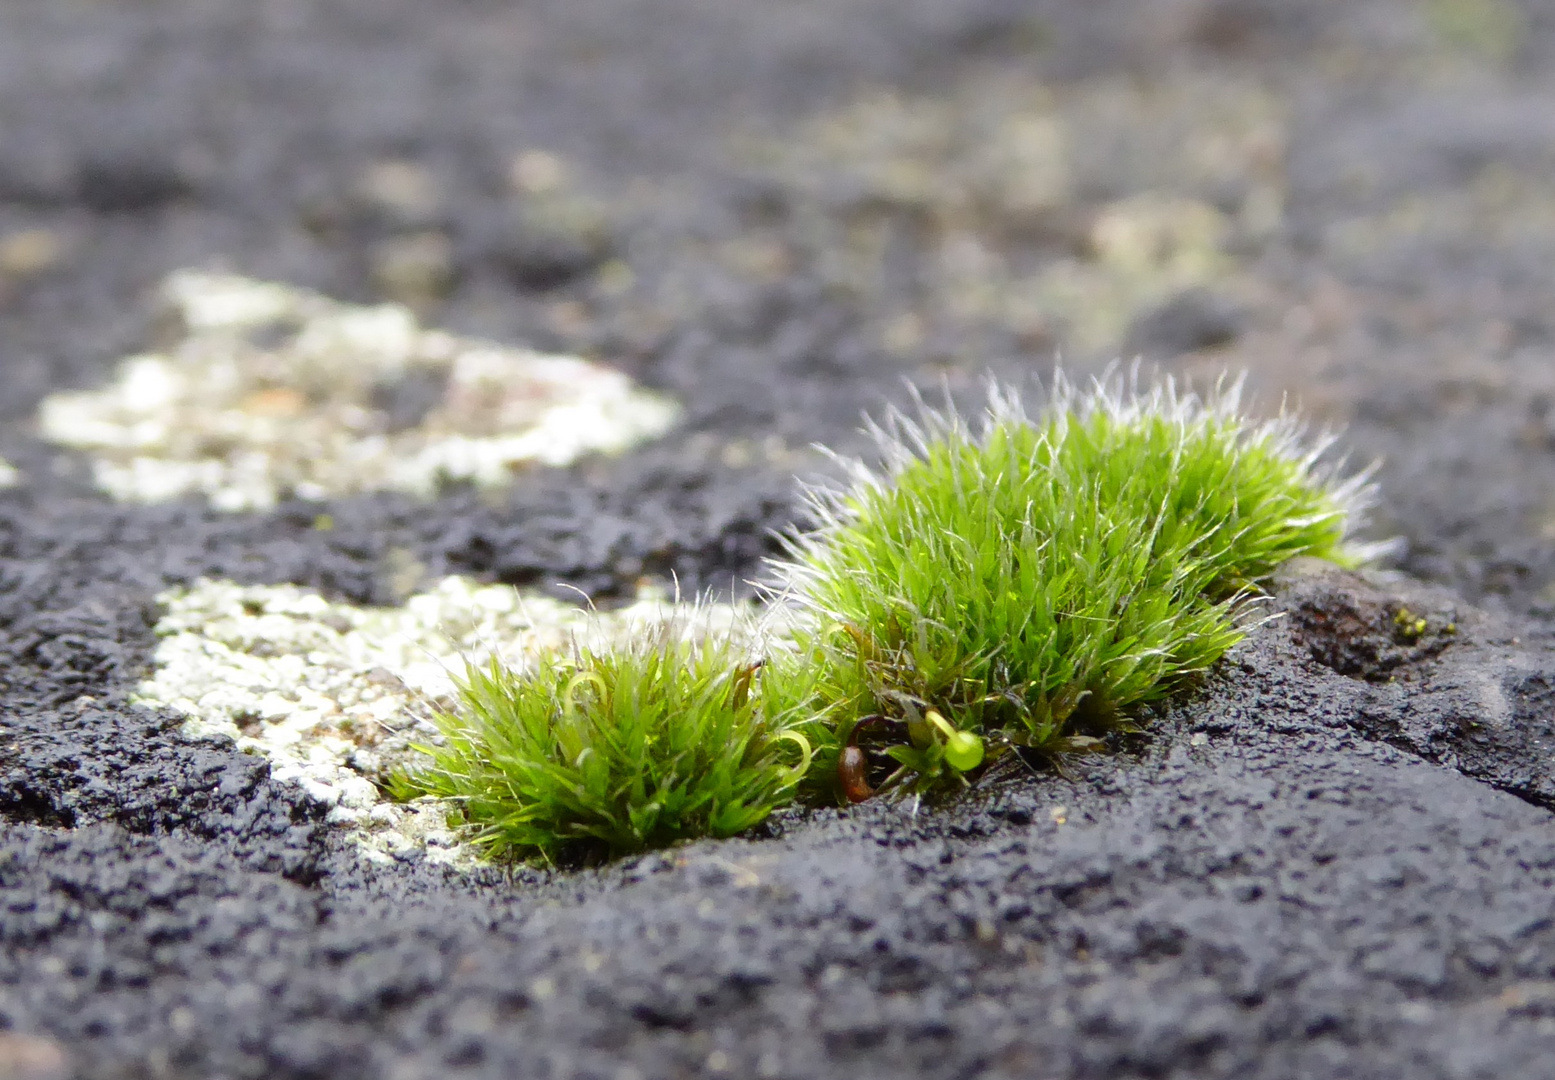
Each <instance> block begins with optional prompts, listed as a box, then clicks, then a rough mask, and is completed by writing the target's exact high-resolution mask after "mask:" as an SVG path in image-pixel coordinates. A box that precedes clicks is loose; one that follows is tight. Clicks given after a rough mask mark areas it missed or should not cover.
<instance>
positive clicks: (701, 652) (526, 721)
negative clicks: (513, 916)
mask: <svg viewBox="0 0 1555 1080" xmlns="http://www.w3.org/2000/svg"><path fill="white" fill-rule="evenodd" d="M762 683H763V676H762V673H761V670H760V669H759V667H757V666H756V665H754V664H752V663H749V662H748V661H746V660H745V658H744V656H743V654H742V653H741V651H740V650H739V649H738V648H737V647H736V646H735V645H734V644H733V643H732V642H731V641H730V640H728V639H723V638H707V639H704V640H701V641H688V640H685V639H684V638H683V637H681V636H679V634H678V632H677V629H676V628H675V627H662V626H661V627H659V628H658V629H656V630H654V631H652V632H651V634H650V635H648V636H645V637H643V638H641V639H639V640H636V641H628V642H625V643H623V644H619V645H614V646H608V647H604V648H602V649H600V650H598V651H595V650H592V649H589V648H582V647H575V648H574V650H573V651H572V652H571V654H568V655H555V654H551V655H542V656H541V657H540V658H539V659H538V660H537V661H536V663H535V666H534V667H533V668H531V669H527V670H517V669H515V668H512V667H509V666H507V665H505V664H503V663H502V662H501V661H500V660H492V661H491V662H490V663H489V664H488V665H487V666H485V667H471V668H469V669H468V670H467V671H466V672H465V675H464V678H463V679H462V680H460V684H459V708H458V709H457V710H456V711H455V712H453V713H450V714H447V715H444V716H442V717H440V718H439V720H438V727H439V728H440V729H441V732H442V736H443V741H442V743H441V745H435V746H424V747H420V749H421V750H422V752H423V753H424V754H425V755H426V756H427V759H428V760H427V763H426V764H425V765H424V766H423V767H421V768H418V769H411V770H406V771H402V772H400V773H399V774H397V775H396V776H395V777H394V779H393V781H392V782H391V785H390V786H391V794H393V795H395V796H397V797H399V798H413V797H416V796H419V795H436V796H441V797H444V798H448V799H452V800H454V801H455V802H456V803H457V804H458V805H459V806H460V808H461V809H460V812H459V815H460V816H461V817H462V819H463V822H462V823H463V824H464V825H466V826H467V827H468V831H469V834H470V836H471V838H472V839H473V841H474V842H475V843H476V844H477V845H478V846H479V847H481V848H482V849H483V850H484V852H485V853H486V854H487V855H489V856H491V857H494V858H499V859H501V858H521V859H531V860H537V861H544V862H553V861H556V860H558V859H565V860H579V859H582V860H592V859H598V858H600V857H606V858H611V857H616V856H621V855H628V854H632V853H634V852H639V851H643V850H646V849H649V848H657V847H664V846H667V845H669V844H672V843H675V842H676V841H679V840H683V839H688V838H694V837H700V836H717V837H724V836H733V835H735V834H736V833H740V832H744V831H746V830H748V829H750V828H752V827H754V826H756V825H759V824H760V823H761V822H762V821H763V820H765V819H766V817H767V815H768V814H770V813H771V812H772V810H773V809H774V808H775V807H777V806H781V805H784V804H786V803H788V802H789V801H791V800H792V798H793V793H794V790H795V788H797V786H798V784H799V782H800V780H801V779H802V778H803V777H804V775H805V772H806V770H807V768H808V767H809V764H810V751H809V746H808V744H807V743H806V741H805V739H804V737H803V736H801V735H799V734H797V733H795V732H793V731H790V730H788V729H787V728H786V726H785V723H784V721H785V720H786V719H787V718H786V717H784V716H779V715H773V714H770V713H769V710H767V709H766V708H765V707H764V706H763V702H762V693H761V691H762Z"/></svg>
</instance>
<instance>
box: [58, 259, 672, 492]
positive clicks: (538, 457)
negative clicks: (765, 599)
mask: <svg viewBox="0 0 1555 1080" xmlns="http://www.w3.org/2000/svg"><path fill="white" fill-rule="evenodd" d="M162 299H163V303H164V306H165V308H166V314H167V316H168V318H167V324H168V327H169V336H168V337H167V339H166V342H165V344H164V345H163V347H162V348H160V349H158V350H156V351H152V352H148V353H145V354H142V355H138V356H132V357H129V358H127V359H125V360H124V361H123V362H122V363H121V364H120V365H119V369H118V371H117V374H116V376H115V377H114V379H113V381H112V382H111V383H110V384H109V385H108V386H106V387H104V388H102V389H100V390H91V391H84V392H74V393H60V394H54V395H52V396H51V397H49V398H48V399H46V400H45V401H44V403H43V405H42V406H41V408H40V411H39V424H40V427H41V430H42V431H43V434H44V435H45V437H47V438H49V439H51V440H52V441H54V442H56V443H59V444H61V445H64V446H69V447H74V448H77V449H80V450H85V451H88V452H89V453H91V454H92V455H93V458H94V475H95V478H96V481H97V483H98V485H99V486H100V487H101V488H102V489H103V490H105V491H107V492H108V493H109V494H110V495H112V496H113V497H114V498H116V499H120V500H123V501H128V502H157V501H163V500H168V499H175V498H180V497H183V496H187V495H192V494H202V495H205V496H206V497H208V498H209V499H210V501H211V504H212V505H213V506H215V507H216V508H218V509H221V510H228V511H239V510H255V509H265V508H267V507H271V506H273V505H275V504H276V502H278V501H279V500H281V499H284V498H288V497H295V498H301V499H310V500H322V499H327V498H331V497H336V496H343V495H352V494H357V493H361V492H367V491H384V490H388V491H404V492H409V493H412V494H415V495H421V496H426V495H430V494H432V493H433V492H435V491H436V490H437V488H438V487H439V485H441V484H444V483H447V482H468V483H474V484H477V485H480V486H496V485H500V484H503V483H505V482H507V481H509V480H511V479H512V477H513V475H514V473H515V472H517V471H520V470H522V469H525V468H527V467H530V466H533V465H552V466H555V465H566V464H568V463H570V462H572V461H574V460H576V459H577V458H579V457H581V456H582V455H584V454H588V453H618V452H621V451H624V450H626V449H628V448H630V447H631V446H633V445H635V444H637V443H639V442H641V441H643V440H645V439H650V438H654V437H656V436H658V435H661V434H663V433H664V432H665V431H666V430H667V429H668V428H669V426H670V425H671V424H672V423H673V422H674V419H675V416H676V412H677V410H676V407H675V406H674V404H673V403H672V402H670V401H669V400H667V399H665V398H663V397H661V396H659V395H656V394H653V393H650V392H648V391H645V390H642V389H641V388H639V387H637V386H635V385H634V384H633V383H632V381H631V380H630V379H628V378H627V377H626V376H625V375H623V374H621V373H620V372H617V371H612V370H610V369H608V368H605V367H602V366H600V365H597V364H593V363H590V362H588V361H586V360H583V359H581V358H579V357H575V356H554V355H546V354H542V353H538V352H534V351H531V350H529V349H523V348H514V347H509V346H504V345H498V344H495V343H491V342H485V341H477V340H472V339H468V338H462V337H458V336H455V335H453V334H449V333H444V332H442V331H438V330H430V329H426V328H424V327H422V326H421V325H420V324H419V323H418V321H417V319H416V317H415V315H414V314H412V312H411V311H410V310H409V309H408V308H405V307H403V306H400V305H397V304H380V305H376V306H370V307H363V306H355V305H350V304H343V303H339V302H336V301H334V300H330V299H328V298H326V297H324V296H321V295H319V294H317V293H313V292H309V291H307V290H305V289H299V288H294V287H292V286H288V285H281V284H275V283H271V282H264V281H254V280H251V279H248V278H243V277H237V276H233V275H225V274H212V273H198V272H193V271H180V272H178V273H175V274H173V275H172V276H171V277H169V278H168V280H167V282H166V283H165V285H164V286H163V289H162Z"/></svg>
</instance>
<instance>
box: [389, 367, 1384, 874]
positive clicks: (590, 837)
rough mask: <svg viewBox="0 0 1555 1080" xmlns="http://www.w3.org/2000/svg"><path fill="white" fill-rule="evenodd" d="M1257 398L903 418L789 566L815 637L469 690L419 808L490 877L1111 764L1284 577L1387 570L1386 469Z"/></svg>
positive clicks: (568, 664)
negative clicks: (1361, 467) (1374, 534)
mask: <svg viewBox="0 0 1555 1080" xmlns="http://www.w3.org/2000/svg"><path fill="white" fill-rule="evenodd" d="M1237 390H1238V388H1237V386H1236V384H1232V385H1231V386H1230V387H1229V388H1226V389H1223V390H1222V391H1220V392H1217V393H1216V394H1215V395H1213V396H1212V397H1210V398H1208V399H1201V398H1199V397H1196V396H1194V395H1191V394H1185V393H1180V392H1179V391H1178V390H1177V389H1176V388H1175V386H1174V385H1173V384H1172V383H1171V382H1170V381H1166V382H1161V383H1155V384H1151V385H1147V386H1143V387H1141V386H1140V385H1138V384H1137V382H1136V381H1133V380H1129V381H1125V380H1123V379H1120V378H1111V379H1108V380H1104V381H1102V382H1099V383H1097V384H1095V385H1094V386H1093V388H1092V389H1091V390H1090V391H1088V392H1083V393H1082V392H1079V391H1077V390H1076V389H1075V388H1074V387H1072V386H1071V385H1070V384H1069V383H1067V382H1066V381H1064V380H1063V379H1062V378H1059V379H1058V380H1057V383H1056V386H1055V388H1054V391H1053V394H1052V397H1051V400H1050V401H1049V403H1048V405H1047V407H1046V408H1044V409H1043V410H1042V411H1041V412H1039V413H1038V414H1036V415H1028V414H1027V413H1026V412H1025V411H1024V410H1023V409H1022V408H1021V406H1020V404H1019V402H1018V401H1017V400H1016V398H1015V397H1014V396H1013V395H1012V394H1011V393H1009V392H1008V391H1006V390H1003V389H999V388H995V389H994V390H993V391H992V393H991V395H990V401H989V406H988V408H987V410H986V412H985V413H984V415H983V416H982V418H981V419H980V421H978V422H976V423H975V424H974V423H969V422H967V421H965V420H963V419H962V418H960V417H959V416H957V415H955V414H953V413H945V414H937V413H933V412H930V411H928V410H923V413H922V418H921V419H920V420H912V419H909V418H907V417H905V416H902V415H899V414H897V415H893V416H892V417H891V418H890V419H889V420H888V421H887V423H886V424H885V425H884V426H878V427H875V428H874V432H875V435H876V436H877V439H878V442H879V446H880V451H881V454H880V457H881V463H880V465H879V467H870V466H866V465H865V464H863V463H861V462H851V463H847V464H848V465H849V467H850V469H851V481H850V482H849V483H847V484H846V485H845V486H843V487H841V488H837V489H815V490H812V491H811V492H810V496H811V498H810V501H811V509H812V510H813V512H814V515H815V517H816V518H817V520H818V521H819V522H820V524H819V526H818V527H817V528H815V529H813V530H811V531H808V532H803V533H796V534H794V535H792V536H791V537H790V538H789V539H788V548H789V550H788V553H787V557H786V558H784V559H782V560H779V561H776V562H774V564H773V569H774V572H775V575H774V576H775V582H774V583H773V584H772V586H771V591H772V594H773V599H774V601H775V602H776V603H777V604H780V605H782V606H783V608H784V610H787V611H790V612H791V613H793V614H795V615H796V616H797V618H796V619H795V620H794V622H793V625H792V626H791V628H790V629H789V630H788V631H787V632H786V633H785V634H783V635H781V636H778V637H776V638H774V639H773V640H771V641H769V643H768V647H767V650H766V651H767V654H768V655H767V656H766V657H765V659H764V662H762V663H757V662H754V661H752V660H751V659H750V658H749V657H748V656H747V655H746V653H744V652H743V651H742V650H741V649H739V648H736V647H735V646H734V645H733V644H731V643H730V642H728V641H717V640H703V641H701V642H688V641H686V640H684V639H683V637H677V636H676V634H675V632H674V631H673V628H666V629H660V630H659V631H657V632H655V633H654V634H651V635H647V636H645V637H644V638H642V639H639V640H635V641H633V640H628V641H626V642H625V643H620V644H616V645H613V646H610V647H608V648H604V649H601V650H599V651H591V650H588V649H581V648H575V649H574V651H573V652H572V653H571V654H570V655H568V656H565V657H547V658H542V659H541V660H540V661H539V663H538V666H537V668H536V669H535V670H533V671H531V672H527V673H518V672H514V671H512V670H510V669H507V668H505V667H503V666H501V665H500V664H496V663H494V664H493V665H491V666H490V667H488V668H482V669H471V670H470V671H468V672H467V674H466V677H465V679H464V681H463V684H462V687H461V706H460V709H459V710H458V711H457V713H456V714H455V715H451V716H446V717H444V718H443V719H442V721H441V728H442V733H443V736H444V742H443V743H442V744H441V745H439V746H435V747H427V748H425V752H426V753H427V754H428V755H430V763H429V764H428V765H427V766H426V767H425V768H423V769H421V770H420V771H415V772H410V773H406V774H403V775H401V776H400V777H399V778H398V779H397V780H396V784H395V788H396V793H397V794H399V795H401V796H411V795H417V794H435V795H441V796H445V797H449V798H453V799H456V800H458V801H459V803H460V805H461V806H462V808H463V809H462V814H463V818H464V821H465V823H466V824H467V825H468V826H469V827H470V828H471V830H472V831H473V834H474V836H475V838H476V839H477V841H478V842H479V843H481V844H482V845H483V846H484V847H485V848H486V850H487V852H488V853H489V854H491V855H493V856H498V857H503V856H516V857H525V858H541V859H545V860H553V859H557V858H563V857H569V856H571V855H574V854H601V855H620V854H625V853H629V852H634V851H640V850H643V849H645V848H649V847H657V846H662V845H665V844H669V843H673V842H675V841H678V840H681V839H685V838H690V837H697V836H709V835H710V836H729V835H732V834H734V833H738V832H742V831H744V830H746V829H749V828H750V827H752V826H754V825H756V824H757V823H759V822H760V821H762V820H763V819H764V818H765V817H766V816H767V815H768V814H769V813H770V812H771V811H772V810H773V809H774V808H775V807H777V806H780V805H782V804H784V803H786V802H788V801H790V800H792V799H793V798H795V797H796V796H797V795H800V794H805V795H808V796H810V797H814V798H818V799H823V800H837V799H839V798H846V799H851V800H854V801H857V800H860V799H863V798H867V797H869V795H871V794H872V793H873V792H874V791H875V790H878V789H882V788H884V789H892V790H896V791H899V792H927V793H933V792H944V791H948V790H953V789H955V788H957V787H961V786H965V785H966V784H968V783H970V782H971V781H973V780H974V779H976V778H978V777H980V776H982V775H984V774H985V773H986V772H987V770H988V769H990V768H991V767H994V766H995V765H996V764H997V763H998V762H999V761H1000V760H1010V759H1011V758H1012V757H1013V756H1014V755H1015V754H1016V753H1020V754H1022V755H1023V756H1024V757H1026V758H1027V759H1028V760H1030V759H1031V758H1032V757H1041V756H1049V757H1051V756H1054V755H1062V754H1066V753H1079V752H1087V751H1092V750H1098V749H1103V748H1105V747H1106V746H1107V745H1108V743H1107V741H1106V740H1107V737H1108V736H1109V735H1111V734H1114V733H1117V732H1120V731H1127V730H1131V729H1133V728H1134V726H1135V725H1136V724H1137V723H1138V722H1139V719H1140V711H1139V710H1140V709H1141V707H1142V706H1146V705H1148V704H1150V703H1152V702H1157V701H1160V700H1161V699H1163V698H1165V697H1167V696H1168V695H1170V694H1172V693H1174V692H1176V691H1178V690H1180V689H1181V688H1182V687H1184V685H1185V684H1187V683H1188V682H1189V681H1190V680H1191V679H1193V678H1194V677H1195V676H1197V675H1198V674H1200V673H1202V672H1203V671H1205V670H1206V669H1207V668H1209V666H1210V665H1212V664H1213V663H1214V662H1215V661H1216V660H1217V659H1219V658H1220V657H1221V656H1222V655H1223V654H1224V653H1225V651H1226V650H1227V649H1228V648H1229V647H1230V646H1231V645H1232V644H1234V643H1235V642H1236V641H1237V640H1238V639H1239V638H1240V637H1241V636H1242V634H1243V633H1244V630H1245V627H1246V625H1247V623H1248V620H1249V617H1250V616H1251V615H1252V614H1254V613H1255V612H1256V601H1257V598H1258V597H1259V596H1260V593H1259V591H1258V582H1259V581H1261V580H1262V579H1264V578H1266V577H1267V576H1268V575H1269V574H1270V573H1271V572H1272V571H1273V570H1274V569H1275V568H1276V567H1277V566H1279V565H1280V564H1281V563H1282V562H1284V561H1285V560H1287V559H1290V558H1292V557H1294V556H1297V555H1310V556H1318V557H1321V558H1325V559H1329V560H1332V561H1334V562H1336V563H1339V564H1342V565H1355V564H1357V563H1360V562H1362V561H1364V560H1365V559H1367V558H1368V557H1369V556H1370V555H1372V554H1373V553H1374V549H1372V548H1369V547H1367V546H1365V545H1360V544H1356V543H1355V542H1353V541H1352V540H1351V539H1350V535H1351V529H1352V527H1353V526H1354V524H1355V523H1356V520H1357V518H1358V516H1359V511H1360V510H1361V509H1363V504H1364V502H1365V497H1366V496H1367V495H1368V494H1369V487H1368V485H1367V484H1366V482H1365V477H1364V475H1363V476H1359V477H1351V478H1348V479H1345V478H1343V477H1342V476H1341V475H1340V474H1339V473H1338V472H1337V471H1335V470H1334V469H1332V468H1329V467H1325V466H1322V465H1320V464H1319V459H1320V457H1321V455H1322V452H1323V451H1324V450H1325V449H1326V447H1327V443H1326V441H1319V442H1318V443H1317V444H1316V445H1308V444H1307V443H1306V442H1305V441H1304V439H1303V433H1302V430H1301V428H1300V427H1299V425H1298V424H1297V423H1295V422H1294V421H1293V420H1291V419H1290V418H1281V419H1277V420H1274V421H1271V422H1265V423H1257V422H1253V421H1251V420H1248V419H1246V418H1245V417H1243V416H1242V415H1241V413H1240V411H1239V402H1238V392H1237ZM1401 618H1402V616H1401Z"/></svg>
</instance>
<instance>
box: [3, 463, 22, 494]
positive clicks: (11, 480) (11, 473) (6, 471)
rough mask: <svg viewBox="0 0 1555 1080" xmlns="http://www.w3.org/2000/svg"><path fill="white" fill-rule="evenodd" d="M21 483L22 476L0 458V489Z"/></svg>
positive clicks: (14, 467)
mask: <svg viewBox="0 0 1555 1080" xmlns="http://www.w3.org/2000/svg"><path fill="white" fill-rule="evenodd" d="M21 482H22V474H21V473H19V472H17V471H16V466H14V465H12V464H11V463H10V462H9V461H7V460H5V458H0V488H8V487H15V486H16V485H17V484H20V483H21Z"/></svg>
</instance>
